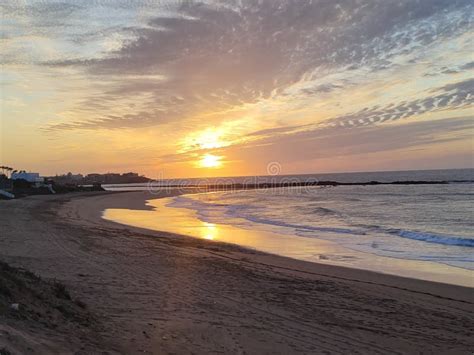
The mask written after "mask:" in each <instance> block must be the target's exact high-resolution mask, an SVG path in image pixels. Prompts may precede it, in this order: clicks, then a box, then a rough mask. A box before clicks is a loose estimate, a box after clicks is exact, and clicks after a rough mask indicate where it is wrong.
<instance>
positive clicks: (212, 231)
mask: <svg viewBox="0 0 474 355" xmlns="http://www.w3.org/2000/svg"><path fill="white" fill-rule="evenodd" d="M202 224H203V231H204V233H203V235H202V238H204V239H207V240H215V239H217V237H218V235H219V229H218V228H217V226H216V225H215V224H213V223H207V222H202Z"/></svg>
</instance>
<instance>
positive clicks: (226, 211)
mask: <svg viewBox="0 0 474 355" xmlns="http://www.w3.org/2000/svg"><path fill="white" fill-rule="evenodd" d="M172 201H173V202H171V203H170V204H168V205H169V206H172V207H178V208H187V209H192V210H194V211H196V214H197V216H198V218H199V219H201V220H203V221H205V222H209V223H222V224H229V223H232V222H231V221H232V218H239V219H243V220H246V221H248V222H252V223H258V224H263V225H269V226H274V227H283V228H290V229H293V230H294V231H296V233H295V234H296V235H300V236H305V237H318V236H317V235H312V234H311V232H320V233H331V234H332V233H336V234H346V235H348V234H349V235H356V236H362V235H368V234H371V232H376V233H381V234H385V235H387V234H389V235H394V236H397V237H400V238H406V239H412V240H417V241H421V242H426V243H434V244H439V245H448V246H459V247H470V248H473V247H474V239H469V238H465V237H460V236H453V235H443V234H436V233H432V232H420V231H411V230H404V229H395V228H386V227H382V226H380V225H364V224H355V225H351V226H349V227H330V226H314V225H307V224H304V223H299V222H296V223H290V222H286V221H284V220H283V218H268V217H266V216H262V215H259V213H260V211H258V209H257V210H256V208H255V206H252V205H251V204H225V203H206V202H203V201H198V200H195V199H193V198H189V197H184V196H178V197H175V198H174V199H173V200H172ZM311 207H312V206H311ZM306 208H307V206H306ZM310 211H311V212H310V213H313V214H319V215H335V214H338V213H337V212H336V211H335V210H331V209H329V208H324V207H316V208H314V207H312V208H310ZM229 217H230V219H229ZM301 233H304V235H302V234H301ZM321 237H322V236H321Z"/></svg>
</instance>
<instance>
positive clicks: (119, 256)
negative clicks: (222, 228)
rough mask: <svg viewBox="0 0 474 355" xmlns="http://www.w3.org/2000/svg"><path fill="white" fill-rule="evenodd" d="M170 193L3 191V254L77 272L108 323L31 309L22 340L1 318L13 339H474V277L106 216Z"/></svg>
mask: <svg viewBox="0 0 474 355" xmlns="http://www.w3.org/2000/svg"><path fill="white" fill-rule="evenodd" d="M172 193H173V192H171V194H172ZM168 195H169V194H168ZM157 197H160V196H157V195H154V196H152V195H150V194H148V193H145V192H133V193H114V194H112V193H101V194H85V195H64V196H38V197H30V198H25V199H21V200H15V201H2V202H0V222H1V225H2V233H1V238H0V259H1V260H3V261H6V262H8V263H10V264H12V265H14V266H18V267H24V268H27V269H29V270H31V271H33V272H35V273H37V274H38V275H40V276H42V277H43V278H50V279H52V278H55V279H57V280H59V281H60V282H62V283H64V284H65V285H66V286H67V287H68V289H69V290H70V293H71V294H72V296H73V297H74V298H75V299H80V300H81V301H82V302H84V303H85V304H86V305H87V309H88V310H89V312H91V313H92V314H93V315H94V316H95V318H96V319H98V321H99V322H100V326H99V327H98V328H97V329H98V330H97V331H95V332H94V334H95V335H94V336H91V335H90V334H89V333H88V334H87V336H85V335H84V334H83V333H81V332H82V330H81V329H78V330H77V331H76V332H75V331H74V330H71V329H68V330H64V331H63V330H61V329H62V328H61V327H60V326H59V327H58V328H57V329H55V330H50V329H38V328H35V327H33V326H31V325H30V324H28V323H27V322H25V324H23V325H22V327H21V329H11V327H10V328H9V331H10V334H13V335H11V337H10V338H8V339H9V340H6V339H7V337H5V336H4V333H3V331H4V330H5V328H6V325H5V324H2V322H0V348H1V346H2V345H4V344H7V345H10V346H12V344H14V342H15V341H17V342H19V341H21V340H23V341H24V342H30V343H32V344H33V343H34V344H35V347H34V349H35V350H36V351H37V353H54V352H55V351H56V352H57V353H65V352H66V353H67V352H70V353H74V352H76V351H81V349H82V351H83V352H84V353H90V350H91V349H100V350H101V351H108V352H110V353H123V354H136V353H153V354H162V353H175V354H191V353H237V354H239V353H240V354H244V353H247V354H275V353H280V354H289V353H316V354H318V353H336V354H337V353H345V354H347V353H351V354H357V353H360V354H372V353H383V354H389V353H421V352H423V353H433V354H439V353H443V354H446V353H448V354H449V353H452V354H464V353H465V354H470V353H472V350H473V349H474V341H473V340H472V339H473V337H472V329H474V299H473V298H474V297H473V293H472V289H470V288H466V287H461V286H454V285H447V284H441V283H434V282H428V281H420V280H416V279H409V278H402V277H397V276H390V275H384V274H378V273H373V272H369V271H362V270H356V269H349V268H343V267H338V266H330V265H322V264H315V263H309V262H305V261H298V260H293V259H289V258H284V257H278V256H274V255H269V254H263V253H258V252H254V251H251V250H245V249H243V248H239V247H237V246H233V245H228V244H223V243H218V242H214V241H206V240H200V239H196V238H190V237H184V236H179V235H174V234H170V233H164V232H153V231H149V230H144V229H139V228H134V227H129V226H124V225H119V224H117V223H114V222H111V221H105V220H103V219H102V218H101V212H102V211H103V210H105V209H106V208H130V209H140V208H146V207H144V201H145V200H146V199H150V198H157ZM0 320H1V319H0ZM65 332H66V334H65ZM7 341H8V342H9V343H7ZM2 342H3V343H2ZM43 343H44V344H47V347H46V345H42V344H43Z"/></svg>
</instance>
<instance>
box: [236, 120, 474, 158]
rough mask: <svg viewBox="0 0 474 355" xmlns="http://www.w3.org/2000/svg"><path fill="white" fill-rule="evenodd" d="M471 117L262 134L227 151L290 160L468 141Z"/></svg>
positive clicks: (244, 155) (470, 131) (252, 156)
mask: <svg viewBox="0 0 474 355" xmlns="http://www.w3.org/2000/svg"><path fill="white" fill-rule="evenodd" d="M473 118H474V117H473V116H463V117H453V118H446V119H441V120H435V121H414V122H408V123H405V124H399V125H377V126H358V127H353V128H340V127H319V128H315V129H312V130H306V131H300V132H293V133H289V134H285V135H280V136H270V137H265V138H263V139H261V140H259V141H258V143H260V144H256V145H252V146H251V147H249V148H248V149H244V148H245V146H237V147H233V148H231V149H229V150H227V154H228V156H230V157H233V156H240V157H241V159H249V160H252V159H253V160H257V161H272V160H275V161H279V162H281V163H292V162H295V161H307V160H312V159H323V158H337V157H339V156H346V157H347V156H351V155H360V154H369V153H383V152H390V151H396V150H400V149H405V150H406V149H413V148H417V147H423V146H428V145H436V144H439V143H445V142H455V141H463V140H465V141H466V140H468V141H469V140H470V139H471V138H472V133H473V129H474V120H473Z"/></svg>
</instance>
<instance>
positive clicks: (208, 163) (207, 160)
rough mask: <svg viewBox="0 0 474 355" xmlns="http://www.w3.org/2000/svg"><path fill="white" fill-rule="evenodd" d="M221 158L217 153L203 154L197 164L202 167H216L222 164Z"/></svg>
mask: <svg viewBox="0 0 474 355" xmlns="http://www.w3.org/2000/svg"><path fill="white" fill-rule="evenodd" d="M221 159H222V157H220V156H217V155H213V154H205V155H204V156H203V157H202V159H201V160H200V161H199V166H201V167H203V168H218V167H220V166H221V165H222V162H221Z"/></svg>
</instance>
